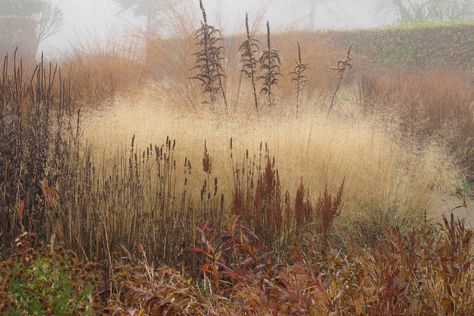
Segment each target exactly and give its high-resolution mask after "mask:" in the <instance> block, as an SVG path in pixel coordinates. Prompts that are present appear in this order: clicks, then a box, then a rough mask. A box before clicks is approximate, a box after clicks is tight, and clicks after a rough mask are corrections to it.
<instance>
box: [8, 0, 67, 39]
mask: <svg viewBox="0 0 474 316" xmlns="http://www.w3.org/2000/svg"><path fill="white" fill-rule="evenodd" d="M0 15H7V16H8V15H11V16H27V17H32V18H34V19H35V20H36V21H37V30H36V33H37V41H38V43H41V42H42V41H44V40H45V39H46V38H48V37H49V36H51V35H53V34H55V33H57V32H58V31H59V30H60V29H61V26H62V21H63V13H62V12H61V10H59V8H57V7H56V6H53V5H52V4H51V2H50V1H49V0H15V1H12V0H0Z"/></svg>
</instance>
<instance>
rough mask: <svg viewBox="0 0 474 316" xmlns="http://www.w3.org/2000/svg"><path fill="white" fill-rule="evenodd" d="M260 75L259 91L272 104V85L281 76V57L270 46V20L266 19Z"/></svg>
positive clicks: (275, 83) (276, 82)
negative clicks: (264, 47) (265, 36)
mask: <svg viewBox="0 0 474 316" xmlns="http://www.w3.org/2000/svg"><path fill="white" fill-rule="evenodd" d="M259 62H260V69H259V70H260V76H259V77H258V80H261V81H263V84H262V85H263V86H262V88H261V89H260V93H263V94H265V95H266V96H267V97H268V106H270V107H271V106H272V105H273V91H272V88H273V86H276V85H278V79H279V77H280V76H281V68H280V66H281V58H280V55H279V53H278V51H277V50H276V49H273V48H272V42H271V32H270V22H268V21H267V49H266V50H265V51H264V52H263V54H262V56H261V57H260V60H259Z"/></svg>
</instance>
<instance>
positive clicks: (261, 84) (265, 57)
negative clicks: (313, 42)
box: [191, 0, 352, 114]
mask: <svg viewBox="0 0 474 316" xmlns="http://www.w3.org/2000/svg"><path fill="white" fill-rule="evenodd" d="M199 4H200V8H201V13H202V21H201V27H200V28H199V29H198V30H197V31H196V32H195V38H196V40H197V47H198V48H199V50H198V52H196V53H195V54H194V55H195V56H196V62H195V66H194V67H193V68H192V71H193V72H194V73H195V74H194V75H193V76H191V79H193V80H197V81H199V82H200V84H201V87H202V92H203V93H204V94H205V96H206V101H205V103H209V104H210V106H211V108H212V109H214V108H215V106H216V104H217V103H218V101H219V100H221V101H222V102H221V103H222V104H223V105H224V107H225V111H226V113H227V111H228V107H229V102H228V98H227V96H226V90H227V89H228V87H227V85H226V73H225V69H226V65H225V61H226V57H225V46H224V44H225V39H224V37H223V36H222V34H221V32H220V30H219V29H218V28H216V27H215V26H212V25H210V24H209V23H208V18H207V13H206V10H205V8H204V4H203V1H202V0H200V1H199ZM254 33H255V32H254V31H252V30H251V29H250V25H249V16H248V14H246V15H245V39H244V41H243V42H242V44H241V45H240V46H239V53H240V66H241V70H240V71H241V72H242V74H243V75H244V76H245V77H246V78H247V79H248V80H249V83H250V85H251V88H252V89H251V91H252V94H253V102H254V106H255V111H256V113H257V114H258V113H259V112H260V110H261V109H262V108H263V107H264V106H266V107H267V108H268V109H271V108H272V107H273V106H274V105H275V99H276V94H277V93H276V91H277V87H278V84H279V82H280V78H281V77H282V76H283V73H282V68H281V67H282V57H281V56H280V52H279V51H278V49H276V48H275V47H274V46H273V44H272V35H271V29H270V22H269V21H267V24H266V37H265V45H261V43H260V41H259V40H258V39H257V37H256V36H255V34H254ZM296 47H297V51H296V52H297V54H296V63H295V66H294V69H293V71H291V72H290V73H289V76H290V78H291V80H292V81H294V83H295V85H296V93H295V98H296V105H295V107H296V114H298V111H299V110H300V107H301V99H302V96H303V94H304V88H305V85H306V83H307V80H308V78H307V76H306V72H307V71H308V69H310V65H309V64H307V63H304V62H303V56H302V51H301V46H300V43H296ZM351 49H352V45H351V48H350V49H349V52H348V55H347V57H346V59H345V60H344V61H342V60H340V61H339V62H338V65H337V66H336V67H332V69H335V70H337V71H338V72H339V73H340V77H339V80H338V83H337V86H336V89H335V91H334V95H333V98H332V101H331V105H330V107H329V111H330V110H331V109H332V107H333V105H334V102H335V97H336V95H337V92H338V91H339V89H340V85H341V83H342V80H343V79H344V74H345V72H346V70H347V69H349V68H351V67H352V64H350V61H351V60H352V57H351ZM340 67H343V68H340ZM261 97H264V99H263V100H261Z"/></svg>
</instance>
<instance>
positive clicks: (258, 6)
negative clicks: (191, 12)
mask: <svg viewBox="0 0 474 316" xmlns="http://www.w3.org/2000/svg"><path fill="white" fill-rule="evenodd" d="M184 1H187V2H189V5H191V6H195V8H196V12H199V11H198V10H199V3H198V1H197V0H195V1H194V0H193V1H191V0H184ZM51 2H52V3H53V4H54V5H56V6H57V7H59V8H60V9H61V11H62V12H63V14H64V19H63V26H62V28H61V30H60V31H59V32H58V33H57V34H55V35H53V36H51V37H50V38H48V39H47V40H46V41H45V42H44V43H42V45H41V47H40V49H41V50H43V51H45V52H46V53H48V54H54V53H58V52H64V51H67V50H68V48H70V47H71V44H73V43H76V42H77V41H84V40H89V39H94V40H99V41H101V40H104V39H105V38H106V37H107V36H108V34H111V33H112V34H117V33H118V32H121V31H126V30H140V29H145V28H146V19H145V18H144V17H135V16H134V15H133V14H132V13H131V12H130V11H128V10H127V11H125V10H123V9H122V8H121V7H120V6H119V5H118V4H117V3H116V2H114V1H113V0H52V1H51ZM372 3H373V1H370V0H357V1H352V0H350V1H349V0H339V1H338V0H329V1H327V2H324V3H322V4H320V5H318V6H317V7H316V14H315V17H314V22H313V23H314V27H315V28H318V29H328V28H338V29H341V28H362V27H374V26H379V25H383V24H388V23H391V22H393V21H392V20H390V19H386V20H385V21H384V20H383V19H382V18H381V17H380V15H377V14H375V12H374V9H373V5H372ZM204 4H205V6H206V8H207V11H208V14H209V19H210V21H211V23H214V24H217V25H219V26H220V27H221V28H222V29H223V30H224V31H225V32H226V33H232V32H238V31H241V30H242V19H243V16H244V14H245V12H249V14H250V16H251V17H252V16H253V19H256V18H257V17H256V16H257V15H258V16H259V17H260V20H262V22H264V20H266V19H268V20H270V21H271V23H272V25H273V28H274V29H275V30H277V31H278V30H279V31H283V30H286V29H295V28H307V27H308V26H309V24H310V22H309V20H310V18H309V10H310V0H297V1H295V0H293V1H285V0H263V1H261V0H240V1H235V0H205V1H204Z"/></svg>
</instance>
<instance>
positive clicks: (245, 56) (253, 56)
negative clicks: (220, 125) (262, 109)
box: [239, 14, 259, 113]
mask: <svg viewBox="0 0 474 316" xmlns="http://www.w3.org/2000/svg"><path fill="white" fill-rule="evenodd" d="M245 29H246V31H247V39H246V40H245V41H244V42H243V43H242V45H240V48H239V50H240V62H241V63H242V70H241V72H243V73H244V74H245V75H246V76H247V77H248V78H249V79H250V81H251V84H252V89H253V97H254V103H255V109H256V110H257V113H258V97H257V85H256V82H255V74H256V72H257V61H258V57H257V54H258V50H259V42H258V40H257V39H255V38H253V37H252V36H251V34H250V27H249V15H248V14H245Z"/></svg>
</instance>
